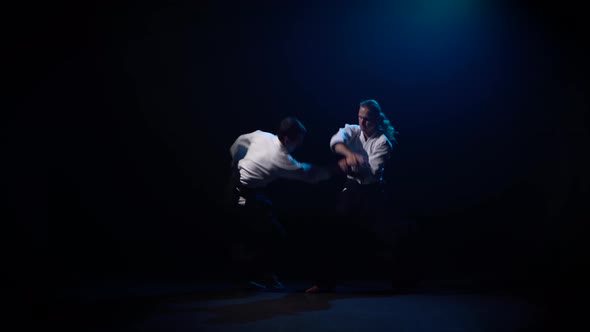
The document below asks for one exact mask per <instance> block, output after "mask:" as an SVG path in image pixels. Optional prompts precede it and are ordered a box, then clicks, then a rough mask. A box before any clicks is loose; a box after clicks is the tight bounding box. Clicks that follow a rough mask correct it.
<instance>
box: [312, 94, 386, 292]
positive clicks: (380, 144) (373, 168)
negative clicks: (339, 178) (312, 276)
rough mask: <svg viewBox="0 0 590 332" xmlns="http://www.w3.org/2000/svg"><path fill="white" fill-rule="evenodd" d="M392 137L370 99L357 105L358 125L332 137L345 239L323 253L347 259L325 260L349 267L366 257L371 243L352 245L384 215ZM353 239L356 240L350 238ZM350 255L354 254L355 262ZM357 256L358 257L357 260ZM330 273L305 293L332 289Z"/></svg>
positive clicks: (347, 126)
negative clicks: (341, 181) (343, 262)
mask: <svg viewBox="0 0 590 332" xmlns="http://www.w3.org/2000/svg"><path fill="white" fill-rule="evenodd" d="M395 134H396V131H395V129H394V128H393V126H392V125H391V123H390V121H389V119H388V118H387V117H386V116H385V114H384V113H383V112H382V111H381V106H380V105H379V103H378V102H377V101H376V100H372V99H370V100H365V101H363V102H361V103H360V105H359V110H358V125H355V124H345V126H344V127H343V128H340V129H339V130H338V132H336V133H335V134H334V135H333V136H332V138H331V140H330V148H331V150H332V151H333V152H335V153H337V154H339V155H341V156H342V157H343V158H342V159H340V160H339V162H338V164H339V166H340V169H341V170H342V171H343V172H345V173H346V180H345V183H344V185H343V187H342V190H341V191H340V193H339V197H338V202H337V207H336V212H337V214H336V216H337V218H338V220H337V222H338V226H339V227H341V228H346V229H345V230H344V231H343V232H342V233H344V234H345V235H344V236H343V238H345V239H347V240H346V241H345V242H347V243H342V244H341V245H339V247H341V248H342V250H337V251H335V252H334V253H329V254H326V253H323V255H327V256H333V255H334V254H335V253H336V254H337V255H340V256H346V257H341V258H336V257H328V258H327V260H329V261H333V260H334V259H336V260H339V259H340V260H346V261H347V263H346V264H349V263H348V262H349V261H355V262H356V263H358V262H359V261H363V260H366V258H367V257H366V254H362V251H361V247H363V245H364V244H367V243H369V242H370V240H369V239H367V241H366V242H365V243H363V244H361V245H360V246H356V245H353V243H354V242H359V241H360V240H359V239H358V237H360V236H361V235H365V234H368V232H369V230H370V229H371V228H372V227H373V226H374V223H376V222H377V221H378V220H377V219H378V218H380V217H381V213H382V212H383V208H384V206H383V204H384V203H385V201H384V196H383V195H384V191H383V188H382V185H383V174H384V171H385V166H386V163H387V161H388V160H389V159H390V158H391V154H392V142H395V141H396V140H395ZM359 231H362V232H359ZM353 236H354V237H357V238H354V239H352V238H351V237H353ZM351 242H353V243H351ZM347 248H348V249H350V250H351V251H350V252H345V251H344V249H347ZM365 249H366V250H369V249H368V248H365ZM351 255H357V258H356V260H355V259H353V258H352V257H351ZM359 255H360V256H361V257H358V256H359ZM363 255H364V256H363ZM355 267H358V266H355ZM333 273H334V269H333V268H327V270H326V271H324V275H323V276H321V277H320V278H318V279H317V280H316V281H315V282H314V285H313V286H312V287H310V288H308V289H307V290H306V292H308V293H317V292H320V291H329V290H331V289H333V287H334V283H335V281H334V278H333V276H332V275H333Z"/></svg>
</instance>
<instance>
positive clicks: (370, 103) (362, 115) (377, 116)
mask: <svg viewBox="0 0 590 332" xmlns="http://www.w3.org/2000/svg"><path fill="white" fill-rule="evenodd" d="M358 117H359V126H360V127H361V130H362V131H363V133H365V135H367V136H368V137H371V136H373V134H375V133H376V132H380V133H383V134H385V136H386V137H387V138H388V139H389V140H390V141H392V142H395V134H396V133H397V132H396V131H395V129H394V128H393V126H392V125H391V123H390V122H389V119H387V116H385V114H384V113H383V112H382V111H381V106H380V105H379V103H378V102H377V101H376V100H374V99H368V100H365V101H362V102H361V103H360V104H359V112H358Z"/></svg>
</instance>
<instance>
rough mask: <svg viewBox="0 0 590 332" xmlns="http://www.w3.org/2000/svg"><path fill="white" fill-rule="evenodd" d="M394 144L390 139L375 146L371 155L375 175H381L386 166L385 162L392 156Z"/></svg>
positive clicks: (372, 170) (370, 162) (372, 169)
mask: <svg viewBox="0 0 590 332" xmlns="http://www.w3.org/2000/svg"><path fill="white" fill-rule="evenodd" d="M391 151H392V146H391V144H390V143H389V141H384V142H383V143H382V144H380V145H378V146H377V147H375V151H373V152H372V153H371V154H370V155H369V165H371V172H372V173H373V175H375V176H381V173H382V172H383V169H384V167H385V162H386V161H387V160H388V159H389V158H390V156H391Z"/></svg>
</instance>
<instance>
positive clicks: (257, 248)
mask: <svg viewBox="0 0 590 332" xmlns="http://www.w3.org/2000/svg"><path fill="white" fill-rule="evenodd" d="M306 133H307V130H306V129H305V127H304V126H303V124H302V123H301V122H300V121H299V120H298V119H297V118H295V117H293V116H289V117H286V118H284V119H283V120H282V121H281V123H280V125H279V128H278V130H277V133H276V135H275V134H272V133H268V132H264V131H261V130H256V131H254V132H251V133H248V134H243V135H240V136H239V137H238V138H237V139H236V140H235V142H234V143H233V144H232V146H231V148H230V154H231V157H232V169H233V177H232V181H230V186H231V188H230V189H231V193H232V196H231V198H232V204H233V207H234V208H235V212H237V215H236V216H237V218H238V220H237V221H238V222H239V224H240V225H242V228H240V230H239V231H238V232H237V233H238V235H239V237H240V238H241V241H239V242H241V243H242V244H243V245H244V249H245V255H246V256H250V257H249V258H246V259H245V260H246V266H245V267H244V269H245V270H247V271H245V272H246V275H247V277H249V279H250V284H252V285H254V286H256V287H257V288H259V289H268V288H273V287H274V288H282V287H283V286H282V284H281V283H280V281H279V280H278V277H277V276H276V274H275V269H276V268H277V265H278V256H279V245H280V243H281V242H283V237H284V235H285V232H284V229H283V227H282V226H281V224H280V223H279V222H278V221H277V219H276V216H275V213H274V211H273V208H272V200H271V199H270V198H269V196H268V193H267V192H266V189H267V187H268V186H269V185H270V184H271V183H272V182H274V181H275V180H277V179H287V180H297V181H305V182H308V183H317V182H319V181H322V180H326V179H328V178H330V177H331V172H330V171H328V170H327V169H325V168H323V167H319V166H316V165H311V164H308V163H301V162H298V161H297V160H295V159H294V158H293V157H292V156H291V153H293V151H295V149H297V147H299V146H300V145H301V144H302V143H303V139H304V137H305V135H306Z"/></svg>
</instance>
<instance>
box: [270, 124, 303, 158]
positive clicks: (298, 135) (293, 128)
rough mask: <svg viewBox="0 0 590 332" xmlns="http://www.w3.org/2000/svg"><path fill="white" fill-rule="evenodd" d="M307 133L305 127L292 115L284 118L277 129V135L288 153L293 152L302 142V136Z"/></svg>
mask: <svg viewBox="0 0 590 332" xmlns="http://www.w3.org/2000/svg"><path fill="white" fill-rule="evenodd" d="M305 134H307V129H305V127H304V126H303V124H302V123H301V122H300V121H299V120H298V119H297V118H296V117H294V116H288V117H286V118H284V119H283V120H282V121H281V123H280V125H279V129H278V130H277V137H278V138H279V140H280V141H281V143H283V145H284V146H285V147H286V148H287V150H288V151H289V153H291V152H293V151H294V150H295V149H296V148H297V147H298V146H300V145H301V144H302V143H303V138H304V137H305Z"/></svg>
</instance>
